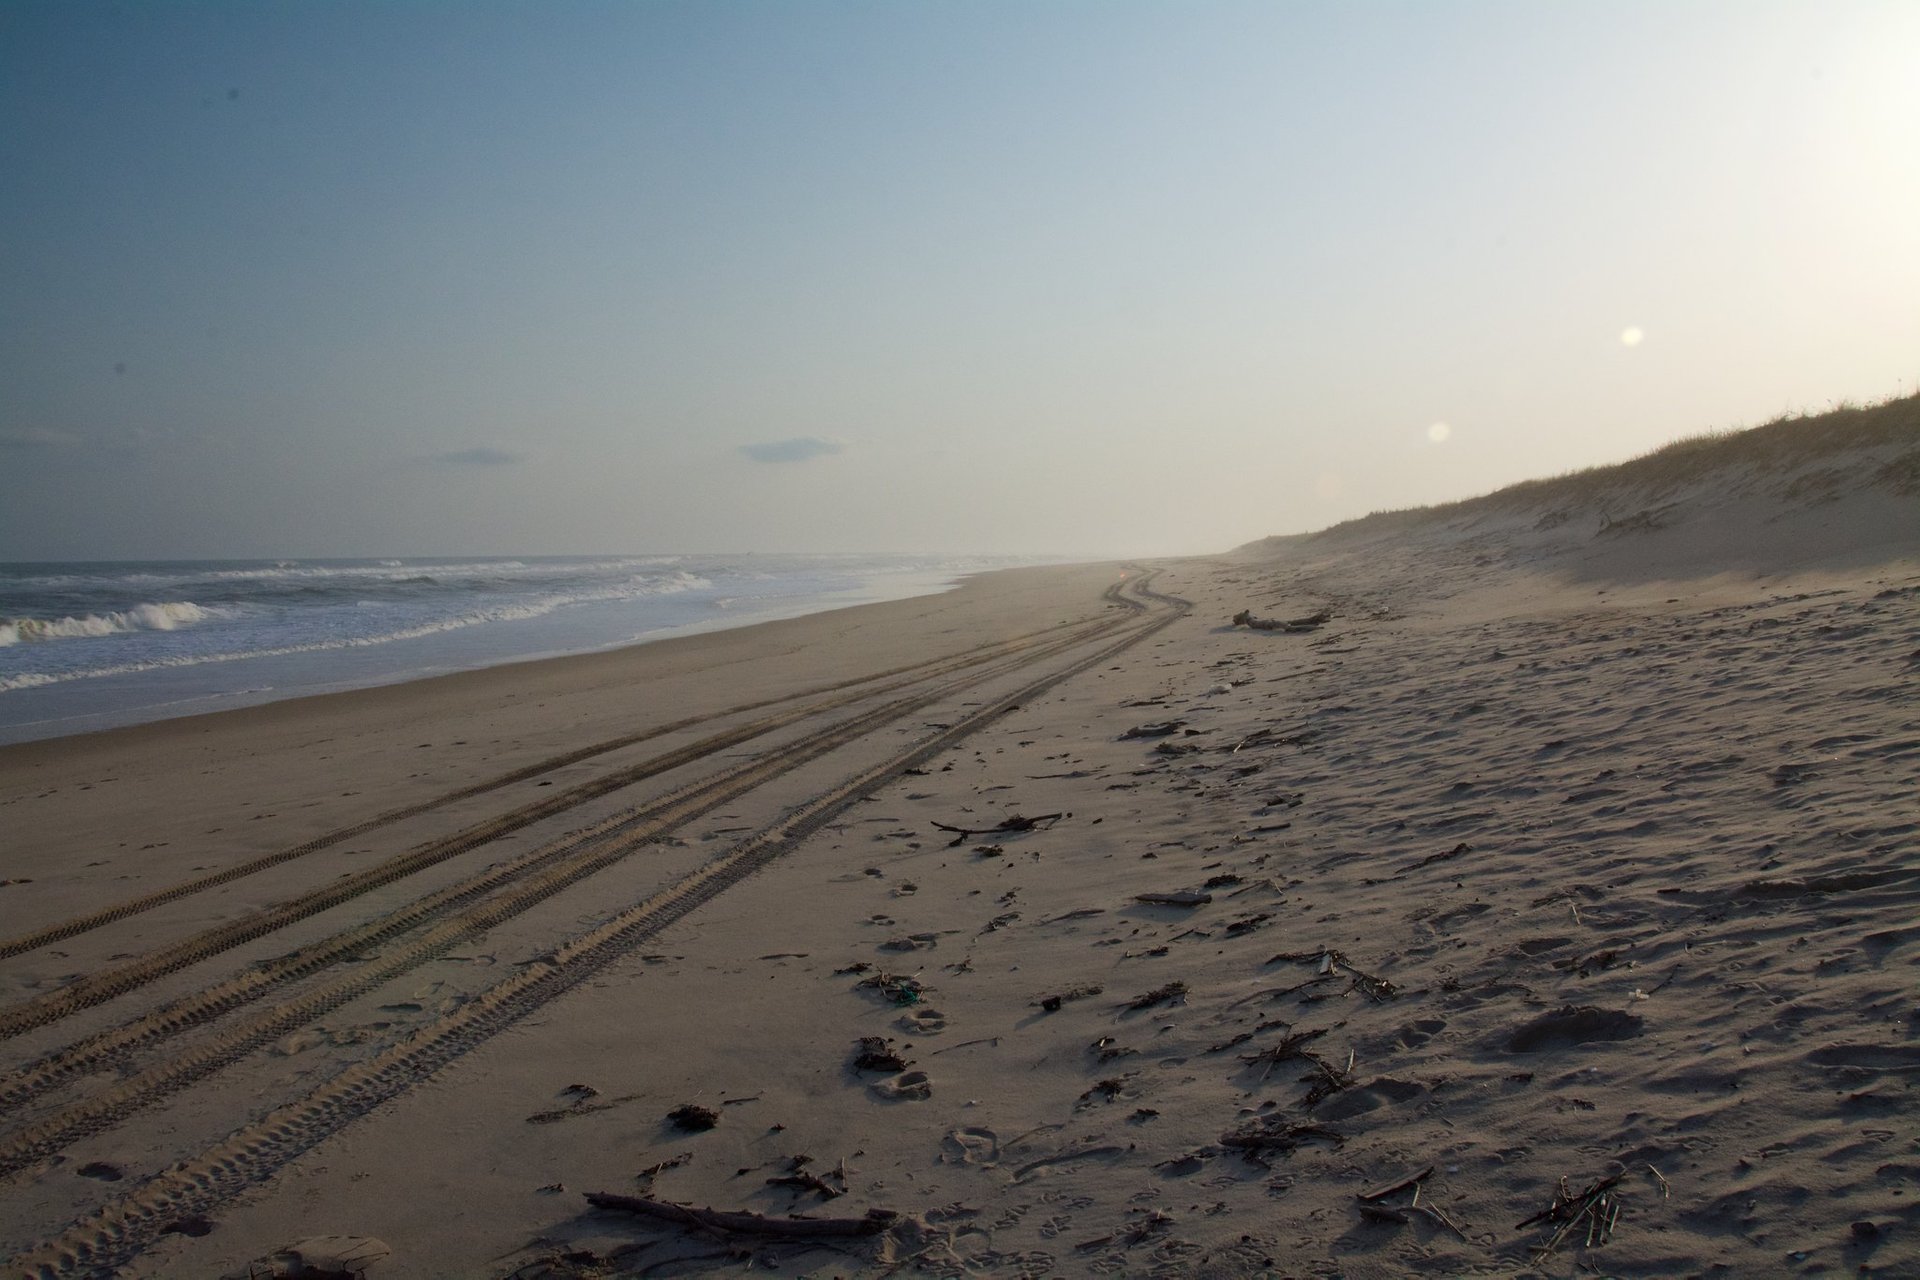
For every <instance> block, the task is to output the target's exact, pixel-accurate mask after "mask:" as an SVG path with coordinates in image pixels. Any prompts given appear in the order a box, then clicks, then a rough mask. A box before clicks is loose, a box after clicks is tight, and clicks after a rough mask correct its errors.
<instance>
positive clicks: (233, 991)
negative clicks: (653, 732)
mask: <svg viewBox="0 0 1920 1280" xmlns="http://www.w3.org/2000/svg"><path fill="white" fill-rule="evenodd" d="M1088 639H1090V637H1089V638H1081V637H1078V636H1074V637H1067V638H1064V639H1061V640H1056V641H1054V642H1053V643H1052V644H1049V645H1045V646H1042V647H1041V648H1040V649H1039V650H1037V651H1035V652H1034V653H1033V654H1030V655H1026V656H1023V657H1021V658H1019V659H1017V660H1016V661H1014V662H1013V663H1010V664H1008V665H1007V666H1005V667H1002V668H1001V669H999V670H995V671H989V672H986V673H979V674H973V675H968V676H966V677H963V678H961V679H959V680H956V681H952V682H950V683H948V684H946V685H942V686H939V687H937V688H935V689H932V690H928V691H924V692H922V693H918V694H914V695H912V696H910V697H907V698H903V699H899V700H897V701H895V702H891V703H887V704H884V705H882V706H880V707H878V708H874V709H871V710H869V711H867V712H864V713H862V714H861V715H859V716H856V717H853V718H852V719H850V720H846V721H842V722H839V723H837V724H834V725H829V726H827V727H825V728H823V729H821V730H819V731H818V732H816V733H815V734H813V735H810V736H809V737H807V738H803V739H801V740H799V741H798V742H795V743H792V744H788V745H786V746H784V747H782V748H781V749H780V750H779V751H778V752H777V753H774V754H771V755H767V756H762V757H758V758H756V759H755V760H752V761H749V762H746V763H744V764H740V765H737V766H734V767H733V768H730V769H727V770H724V771H722V772H721V773H719V774H715V775H711V776H709V777H707V778H703V779H699V780H697V781H694V782H690V783H688V784H686V785H684V786H682V787H679V788H677V789H676V790H674V791H672V792H670V793H669V794H667V795H665V796H661V797H658V798H656V799H654V800H651V801H649V802H647V803H646V804H644V805H642V806H639V807H637V808H634V809H630V810H627V811H625V812H623V813H620V814H615V815H612V816H610V817H608V818H607V819H604V820H603V821H601V822H600V823H597V824H595V825H593V826H591V827H588V828H585V829H583V830H581V831H577V832H572V833H569V834H568V835H566V836H563V837H560V838H558V839H556V840H553V841H549V842H548V843H547V844H545V845H543V846H541V847H540V848H538V849H534V850H531V851H529V852H527V853H525V854H522V855H521V856H519V857H518V858H515V859H512V860H510V861H509V862H507V863H504V864H501V865H499V866H496V867H492V868H489V869H487V870H486V871H483V872H481V873H479V874H477V875H474V876H471V877H468V878H467V879H466V880H464V881H461V882H460V883H458V884H454V885H450V886H447V887H445V888H442V889H440V890H437V891H435V892H434V893H431V894H428V895H427V896H425V897H423V898H421V899H418V900H417V901H415V902H414V903H412V904H410V905H408V906H406V907H403V908H400V909H398V910H396V911H393V912H389V913H387V914H385V915H383V916H381V917H380V918H379V919H378V920H374V921H370V922H367V923H365V924H362V925H358V926H355V927H352V928H349V929H345V930H342V931H340V932H338V933H335V934H333V935H332V936H331V937H329V938H326V939H322V940H320V941H318V942H314V943H311V944H309V945H307V946H305V947H302V948H300V949H299V950H297V951H294V952H291V953H289V954H288V955H285V956H281V957H277V958H275V959H273V960H270V961H267V962H265V963H263V964H260V965H257V966H254V967H252V968H250V969H248V970H246V971H245V972H243V973H240V974H238V975H236V976H234V977H232V978H229V979H227V980H225V981H223V982H220V983H216V984H215V985H213V986H211V987H208V988H206V989H204V990H202V991H200V992H197V993H194V994H192V995H189V996H185V997H182V998H181V999H179V1000H176V1001H173V1002H171V1003H169V1004H167V1005H165V1006H163V1007H162V1008H159V1009H156V1010H154V1011H152V1012H150V1013H148V1014H145V1015H143V1016H141V1017H139V1018H136V1019H134V1020H133V1021H132V1022H130V1023H127V1024H124V1025H122V1026H120V1027H116V1028H113V1029H111V1030H108V1031H104V1032H101V1033H100V1034H98V1035H95V1036H91V1037H88V1038H86V1039H83V1040H81V1041H79V1042H77V1043H75V1044H73V1045H70V1046H68V1047H66V1048H63V1049H60V1050H57V1051H55V1052H54V1053H52V1054H49V1055H47V1056H46V1057H43V1058H41V1059H40V1060H39V1061H37V1062H34V1063H32V1064H30V1065H28V1066H27V1067H25V1068H24V1069H22V1070H20V1071H19V1072H17V1073H14V1074H12V1075H11V1076H10V1077H9V1078H7V1079H6V1081H5V1082H4V1084H0V1109H5V1110H13V1109H17V1108H18V1107H20V1106H21V1105H23V1104H25V1103H26V1102H28V1101H30V1100H32V1099H33V1098H35V1097H38V1096H39V1095H40V1094H42V1093H45V1092H46V1091H47V1090H49V1089H51V1088H53V1087H55V1086H57V1085H58V1084H59V1083H60V1082H62V1081H63V1080H66V1079H69V1078H71V1077H73V1076H75V1075H78V1074H80V1073H83V1072H87V1071H93V1070H98V1069H100V1068H102V1067H105V1066H109V1065H111V1064H113V1063H115V1062H117V1061H119V1060H121V1059H123V1058H125V1057H127V1056H129V1055H130V1054H132V1053H134V1052H136V1051H138V1050H139V1049H142V1048H146V1047H149V1046H151V1045H154V1044H156V1043H158V1042H160V1041H162V1040H165V1039H167V1038H169V1037H171V1036H174V1035H177V1034H180V1033H182V1032H184V1031H186V1030H189V1029H190V1028H192V1027H195V1026H198V1025H201V1024H203V1023H205V1022H208V1021H211V1020H212V1019H214V1018H217V1017H219V1016H221V1015H222V1014H225V1013H228V1012H230V1011H232V1010H234V1009H236V1008H239V1007H240V1006H242V1005H244V1004H247V1003H250V1002H252V1001H254V1000H257V999H259V998H260V997H262V996H264V995H266V994H268V993H269V992H270V991H272V990H273V989H274V988H276V987H280V986H284V985H285V984H287V983H290V982H293V981H296V980H298V979H300V978H304V977H308V976H310V975H312V974H315V973H318V972H321V971H322V970H324V969H326V968H327V967H328V966H330V965H333V964H335V963H338V962H339V961H341V960H343V959H347V958H349V957H352V956H356V955H360V954H363V953H365V952H367V951H369V950H371V949H372V948H375V947H377V946H380V945H382V944H385V943H388V942H391V941H392V940H394V939H395V938H397V937H400V936H402V935H404V934H406V933H409V932H412V931H413V930H415V929H418V928H420V927H422V926H423V925H426V924H430V923H431V922H432V921H433V920H434V919H436V918H437V917H440V916H444V915H446V914H448V913H449V912H452V911H455V910H457V909H459V908H461V907H463V906H469V904H472V903H474V902H475V901H476V900H478V899H482V898H485V897H486V896H487V895H488V894H491V893H494V892H495V891H497V890H500V889H503V888H507V887H510V886H512V885H513V884H514V882H515V881H518V880H520V879H522V878H523V877H526V876H529V875H530V874H533V873H535V872H540V873H541V874H540V875H539V876H537V877H536V878H535V879H534V880H533V881H532V882H531V883H530V884H529V885H527V886H524V887H522V888H520V889H517V890H515V891H514V892H513V893H511V894H509V895H506V896H505V897H503V898H501V899H496V900H495V901H492V902H487V903H485V904H483V905H481V906H478V907H472V908H471V909H470V910H468V911H467V912H466V913H465V914H463V915H462V916H460V917H458V918H457V919H456V921H454V922H452V923H451V924H449V925H447V926H442V927H441V928H440V929H436V930H435V931H433V932H432V933H430V934H429V935H427V938H426V939H424V940H422V941H420V942H417V943H415V944H410V946H409V947H408V948H406V949H403V950H402V951H400V952H397V953H395V955H394V956H393V957H386V958H384V960H383V963H382V964H380V965H378V966H375V967H374V968H372V969H369V970H365V971H362V972H361V973H360V974H358V975H356V978H355V983H354V984H353V987H352V989H351V990H348V989H346V988H345V987H342V988H341V992H342V993H341V994H340V995H339V998H338V999H328V1000H325V1001H322V1002H321V1003H318V1004H316V1005H315V1006H314V1007H313V1008H312V1009H311V1010H310V1011H309V1012H307V1013H306V1014H304V1015H303V1016H301V1017H299V1018H297V1019H295V1020H294V1021H292V1022H287V1021H285V1020H284V1019H277V1020H275V1021H274V1022H273V1023H272V1025H271V1026H266V1025H265V1024H261V1025H260V1027H258V1028H257V1029H256V1030H255V1031H254V1032H249V1033H248V1038H247V1043H246V1045H245V1046H244V1047H241V1048H239V1049H238V1051H237V1052H236V1053H231V1054H223V1055H222V1056H221V1057H220V1062H221V1063H222V1064H224V1063H225V1062H228V1061H231V1060H232V1059H233V1058H234V1057H236V1056H238V1055H239V1054H240V1053H244V1052H247V1051H250V1049H251V1048H254V1047H258V1045H259V1044H261V1043H265V1042H266V1041H270V1040H272V1039H275V1038H277V1037H278V1036H280V1035H283V1034H285V1032H286V1031H288V1030H291V1029H292V1028H293V1027H294V1026H297V1025H299V1024H300V1023H302V1022H307V1021H311V1020H312V1019H313V1018H315V1017H319V1016H321V1015H322V1014H324V1013H325V1012H327V1011H328V1010H330V1009H332V1008H334V1007H337V1006H338V1005H339V1004H340V1003H343V1002H344V1001H345V1000H349V999H352V998H353V997H354V996H355V995H358V994H360V993H361V992H362V991H364V990H367V989H370V987H371V986H377V985H378V984H379V983H381V982H386V981H389V980H391V979H392V978H394V977H396V976H398V975H399V974H401V973H404V972H406V971H407V970H410V969H413V968H416V967H418V966H419V965H421V964H424V963H426V962H427V961H429V960H431V959H434V958H436V957H437V956H439V955H441V954H443V953H444V952H445V951H446V950H448V949H449V948H451V947H453V946H455V945H457V944H458V943H460V942H462V941H465V940H466V939H467V938H470V937H472V936H474V935H475V934H477V933H482V932H485V931H486V930H487V929H490V928H492V927H493V926H494V925H496V924H498V923H500V922H501V921H503V920H505V919H508V918H510V917H511V916H513V915H517V914H519V913H520V912H521V911H524V910H526V909H527V908H529V907H531V906H533V905H535V904H536V903H538V902H540V901H542V900H544V899H545V898H547V897H550V896H551V895H552V894H554V893H557V892H559V891H560V890H561V889H564V888H566V887H567V886H569V885H571V884H573V883H575V882H576V881H578V880H580V879H582V878H584V877H586V876H588V875H591V874H593V873H595V872H597V871H600V870H603V869H605V868H606V867H608V866H611V865H613V864H614V863H615V862H617V861H619V860H620V859H622V858H624V857H626V856H627V855H628V854H629V853H631V852H633V851H634V850H635V849H637V848H639V847H640V846H642V845H644V844H646V843H648V842H650V841H652V840H654V839H657V838H658V837H660V836H662V835H664V834H666V833H667V832H669V831H671V830H672V829H673V828H674V827H676V826H679V825H682V824H684V823H686V822H688V821H690V820H692V819H693V818H696V817H698V816H700V815H701V814H704V813H706V812H708V811H710V810H712V809H714V808H716V807H718V806H720V805H722V804H725V803H727V802H728V801H730V800H733V799H736V798H738V797H739V796H740V795H742V794H744V793H745V792H747V791H750V790H752V789H753V788H754V787H757V786H759V785H761V784H763V783H765V782H766V781H768V780H770V779H771V778H774V777H777V776H779V775H780V774H782V773H786V772H788V771H790V770H792V769H795V768H798V767H799V766H800V765H802V764H805V763H808V762H809V761H811V760H814V759H817V758H818V757H819V756H821V755H823V754H825V753H826V752H828V751H831V750H834V749H837V748H838V747H840V746H843V745H845V744H846V743H848V742H850V741H853V740H854V739H856V738H859V737H862V736H864V735H865V734H867V733H870V732H872V731H873V730H874V729H876V728H879V727H881V726H882V725H885V724H887V723H889V722H891V721H893V720H896V719H899V718H900V717H902V716H904V715H908V714H911V713H912V712H913V711H915V710H918V709H920V708H922V707H925V706H927V705H929V704H930V703H932V702H935V701H937V700H939V699H941V698H945V697H949V696H951V695H952V694H954V693H957V692H960V691H961V690H964V689H966V688H968V687H970V686H971V685H974V684H977V683H979V682H981V681H984V680H988V679H992V678H994V677H995V676H998V675H1003V674H1006V672H1008V671H1011V670H1018V669H1019V668H1020V667H1022V666H1025V665H1029V664H1031V663H1033V662H1039V661H1044V660H1045V659H1047V658H1049V657H1053V656H1055V655H1057V654H1059V653H1062V652H1065V651H1066V650H1068V649H1070V648H1073V647H1074V646H1076V645H1079V644H1083V643H1087V641H1088ZM235 1034H236V1035H237V1034H239V1033H235ZM209 1069H211V1068H209V1067H208V1066H207V1064H206V1062H203V1061H201V1059H200V1058H198V1057H195V1058H192V1059H191V1061H190V1060H189V1059H180V1060H177V1061H175V1062H172V1063H169V1064H167V1065H166V1066H164V1067H163V1068H160V1069H158V1071H159V1074H158V1075H155V1074H154V1073H148V1074H147V1075H144V1076H141V1077H138V1078H137V1082H128V1083H127V1084H126V1085H123V1086H116V1087H115V1088H114V1089H112V1090H110V1091H109V1092H108V1093H107V1094H102V1095H100V1097H99V1098H96V1099H94V1100H93V1103H99V1102H101V1101H102V1100H104V1099H106V1098H108V1097H109V1096H111V1097H114V1098H121V1097H123V1095H124V1098H127V1099H131V1098H135V1097H139V1098H145V1099H147V1100H149V1101H150V1100H152V1098H155V1097H159V1096H164V1094H165V1093H170V1092H173V1091H174V1090H175V1089H176V1088H178V1087H180V1085H178V1084H166V1085H164V1087H163V1084H162V1082H163V1081H170V1080H174V1079H176V1078H180V1077H182V1073H187V1072H198V1073H199V1074H205V1073H206V1071H207V1070H209ZM149 1076H151V1077H152V1079H149V1078H148V1077H149ZM136 1083H137V1087H136ZM93 1103H89V1104H83V1107H82V1109H81V1110H79V1111H76V1110H73V1109H69V1111H68V1112H63V1113H62V1116H67V1117H69V1119H67V1120H60V1119H59V1118H58V1117H56V1119H55V1120H52V1121H48V1122H46V1124H47V1125H50V1126H52V1128H51V1129H50V1130H49V1131H48V1132H49V1133H56V1132H57V1133H62V1134H66V1135H67V1136H65V1137H64V1138H60V1139H59V1140H58V1141H57V1142H55V1143H54V1145H52V1146H48V1145H47V1143H48V1142H49V1141H53V1139H51V1138H49V1137H47V1136H46V1135H42V1136H41V1137H40V1138H32V1139H31V1140H30V1135H33V1134H37V1133H39V1132H40V1128H39V1127H34V1128H30V1129H28V1130H26V1131H23V1132H22V1134H21V1135H19V1136H18V1137H17V1138H16V1139H14V1140H12V1141H10V1142H9V1143H7V1144H5V1145H0V1175H5V1174H8V1173H11V1172H13V1171H15V1170H16V1169H17V1168H19V1167H22V1166H23V1164H24V1163H28V1162H30V1161H31V1160H32V1159H34V1158H37V1157H38V1156H39V1155H45V1154H48V1153H50V1152H51V1151H52V1150H57V1149H58V1147H59V1146H60V1145H64V1144H65V1143H66V1142H69V1141H71V1140H72V1139H73V1137H76V1136H78V1135H79V1134H80V1133H82V1132H90V1131H92V1129H91V1127H88V1126H90V1124H91V1122H90V1121H86V1120H84V1118H83V1113H84V1114H86V1115H90V1114H91V1112H90V1111H85V1108H86V1107H91V1106H92V1105H93ZM76 1125H78V1126H80V1127H78V1128H76V1127H74V1126H76ZM19 1143H25V1144H26V1146H24V1147H22V1148H21V1151H23V1152H25V1154H19V1153H16V1152H15V1149H14V1148H15V1145H16V1144H19Z"/></svg>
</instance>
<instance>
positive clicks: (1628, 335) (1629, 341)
mask: <svg viewBox="0 0 1920 1280" xmlns="http://www.w3.org/2000/svg"><path fill="white" fill-rule="evenodd" d="M1646 336H1647V335H1646V331H1645V330H1643V329H1642V328H1641V327H1640V326H1639V325H1637V324H1630V325H1628V326H1627V327H1626V328H1624V329H1622V330H1621V331H1620V345H1621V346H1623V347H1637V346H1639V345H1640V342H1641V340H1642V339H1643V338H1645V337H1646Z"/></svg>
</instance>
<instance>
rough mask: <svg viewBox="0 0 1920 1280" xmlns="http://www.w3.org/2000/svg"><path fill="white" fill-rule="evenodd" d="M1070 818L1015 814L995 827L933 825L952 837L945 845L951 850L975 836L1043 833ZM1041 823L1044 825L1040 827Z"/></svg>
mask: <svg viewBox="0 0 1920 1280" xmlns="http://www.w3.org/2000/svg"><path fill="white" fill-rule="evenodd" d="M1072 816H1073V815H1072V814H1069V813H1043V814H1040V815H1038V816H1037V817H1032V818H1023V817H1021V816H1020V815H1019V814H1017V813H1016V814H1014V815H1013V816H1012V817H1010V818H1007V819H1006V820H1005V821H1003V822H1002V823H1001V824H1000V825H999V826H997V827H955V826H950V825H948V824H947V823H944V822H936V823H934V824H933V825H934V827H935V828H936V829H937V830H940V831H946V832H949V833H951V834H952V835H953V840H952V841H951V842H950V843H949V844H948V845H947V848H949V849H953V848H957V847H959V846H960V845H963V844H965V843H966V842H967V841H969V840H971V839H973V837H975V836H999V835H1006V834H1008V833H1009V832H1018V831H1044V830H1046V828H1047V827H1050V826H1052V825H1053V824H1054V823H1056V822H1058V821H1060V820H1061V819H1062V818H1070V817H1072ZM1042 823H1044V824H1046V825H1045V826H1042V825H1041V824H1042Z"/></svg>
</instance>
